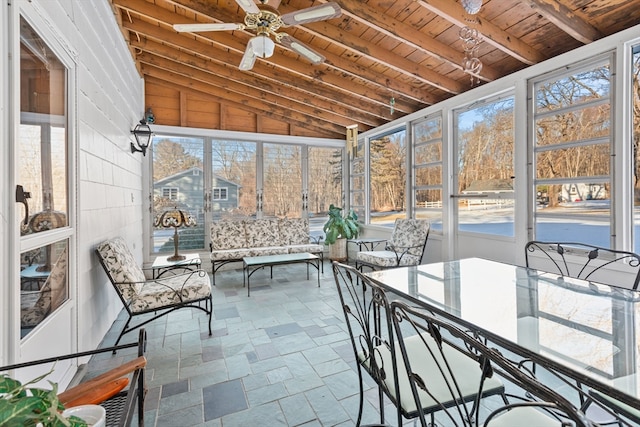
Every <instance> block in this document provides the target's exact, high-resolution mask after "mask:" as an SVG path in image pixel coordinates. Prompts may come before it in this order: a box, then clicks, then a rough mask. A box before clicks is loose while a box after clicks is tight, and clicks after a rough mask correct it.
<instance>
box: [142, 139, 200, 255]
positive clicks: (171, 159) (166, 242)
mask: <svg viewBox="0 0 640 427" xmlns="http://www.w3.org/2000/svg"><path fill="white" fill-rule="evenodd" d="M152 147H153V148H152V153H153V165H152V168H153V218H157V217H158V215H160V214H161V213H162V212H163V211H165V210H167V209H173V208H174V207H178V208H179V209H181V210H183V211H186V212H188V213H189V214H191V215H192V216H193V217H194V218H195V219H196V226H195V227H188V228H187V227H181V228H179V229H178V233H179V239H178V249H179V250H182V251H187V250H194V249H202V248H204V246H205V228H206V224H205V219H204V212H205V200H204V176H203V174H202V173H201V172H202V170H203V167H204V165H203V157H204V139H202V138H195V137H193V138H192V137H179V136H169V135H156V136H155V137H154V138H153V144H152ZM152 223H153V221H152ZM153 248H154V252H173V251H174V244H173V229H167V228H163V227H160V226H158V227H155V228H154V229H153Z"/></svg>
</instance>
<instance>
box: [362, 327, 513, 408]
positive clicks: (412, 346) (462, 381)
mask: <svg viewBox="0 0 640 427" xmlns="http://www.w3.org/2000/svg"><path fill="white" fill-rule="evenodd" d="M424 337H425V338H424V339H425V340H426V341H427V342H428V343H430V344H429V345H430V346H434V347H433V348H434V353H435V354H436V356H437V357H438V359H437V360H439V362H440V363H441V366H444V365H443V363H444V362H443V360H442V358H440V356H439V354H438V350H437V349H435V346H436V343H435V341H434V340H433V339H432V338H431V336H424ZM395 347H396V360H397V362H398V383H399V386H400V404H401V406H402V408H404V410H405V411H407V412H409V413H411V412H415V411H417V407H416V403H415V400H414V399H413V394H412V393H411V386H410V384H409V378H408V377H407V373H406V368H405V365H404V360H403V359H402V352H401V350H400V347H399V344H396V346H395ZM405 347H406V348H407V353H408V354H409V357H410V361H411V367H412V370H413V372H414V373H417V374H418V375H420V377H421V378H422V379H423V380H424V381H426V382H427V387H428V389H429V392H430V393H431V394H432V395H433V396H435V397H437V398H438V399H440V401H441V402H448V401H450V400H451V392H450V391H449V389H448V388H447V383H446V382H445V380H444V378H443V377H442V375H441V374H440V371H439V368H438V366H437V364H436V362H435V361H434V359H433V357H431V356H430V355H429V354H426V353H427V349H426V347H425V345H424V343H423V342H422V339H421V338H420V336H418V335H414V336H412V337H409V338H406V339H405ZM443 351H444V353H445V355H446V358H447V362H448V363H449V366H451V369H452V371H454V373H456V380H457V382H458V386H459V387H460V392H461V393H462V395H464V396H468V395H475V394H476V392H477V391H478V388H479V384H480V376H481V374H482V371H481V370H480V365H479V364H478V362H476V361H474V360H473V359H471V358H470V357H468V356H466V355H464V354H462V353H460V352H459V351H457V350H455V349H453V348H451V347H450V346H448V345H446V344H444V350H443ZM376 354H378V356H377V357H379V358H380V359H377V360H378V366H379V367H380V366H384V368H385V372H386V374H387V377H386V379H385V384H386V387H387V388H388V389H389V392H390V393H391V395H392V396H394V397H395V383H394V378H393V363H392V360H391V352H390V351H389V349H388V348H387V347H386V346H384V345H381V346H379V347H377V352H376ZM362 358H363V356H362V354H361V355H359V359H360V361H361V362H362V363H363V365H364V366H365V367H366V368H367V369H368V368H369V363H368V361H363V360H362ZM445 369H446V368H445ZM447 378H449V379H451V377H450V375H448V374H447ZM502 389H503V385H502V382H501V381H500V380H499V379H497V378H495V377H492V378H487V379H486V380H485V384H484V388H483V391H484V392H485V393H487V392H500V391H501V390H502ZM418 394H419V396H420V401H421V403H422V405H423V407H424V408H431V407H435V406H436V405H438V404H437V403H436V402H435V401H434V399H433V398H432V397H431V396H429V395H428V394H427V393H425V392H424V391H422V390H419V391H418ZM437 407H438V408H439V406H437Z"/></svg>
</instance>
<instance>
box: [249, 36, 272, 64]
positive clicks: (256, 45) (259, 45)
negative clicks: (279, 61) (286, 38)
mask: <svg viewBox="0 0 640 427" xmlns="http://www.w3.org/2000/svg"><path fill="white" fill-rule="evenodd" d="M249 46H250V48H251V49H252V50H253V53H254V54H255V55H256V56H259V57H260V58H270V57H271V56H272V55H273V51H274V50H275V47H276V44H275V43H274V42H273V40H271V37H269V36H267V35H262V34H260V35H257V36H255V37H252V38H251V39H250V40H249Z"/></svg>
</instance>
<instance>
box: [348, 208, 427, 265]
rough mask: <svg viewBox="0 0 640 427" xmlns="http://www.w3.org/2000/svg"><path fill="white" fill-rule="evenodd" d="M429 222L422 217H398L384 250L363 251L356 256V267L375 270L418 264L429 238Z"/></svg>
mask: <svg viewBox="0 0 640 427" xmlns="http://www.w3.org/2000/svg"><path fill="white" fill-rule="evenodd" d="M429 229H430V226H429V222H428V221H427V220H422V219H396V222H395V225H394V227H393V232H392V233H391V238H390V239H389V240H388V241H387V243H386V245H385V249H384V250H383V251H362V252H358V255H357V257H356V268H357V269H358V270H361V271H362V268H363V267H364V266H367V267H370V268H372V269H374V270H376V269H382V268H392V267H401V266H407V265H418V264H420V261H421V260H422V255H423V253H424V249H425V247H426V246H427V239H428V238H429Z"/></svg>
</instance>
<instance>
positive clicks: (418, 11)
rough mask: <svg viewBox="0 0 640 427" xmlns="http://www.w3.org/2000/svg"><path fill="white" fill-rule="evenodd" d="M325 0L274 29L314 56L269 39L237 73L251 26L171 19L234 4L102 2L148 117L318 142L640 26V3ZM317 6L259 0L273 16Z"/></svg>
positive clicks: (207, 16) (204, 0)
mask: <svg viewBox="0 0 640 427" xmlns="http://www.w3.org/2000/svg"><path fill="white" fill-rule="evenodd" d="M335 1H336V3H338V4H339V5H340V7H341V8H342V16H340V17H338V18H334V19H331V20H328V21H321V22H314V23H307V24H304V25H298V26H294V27H283V28H282V29H281V30H280V31H283V32H286V33H288V34H289V35H291V36H293V37H295V38H296V39H298V40H300V41H301V42H303V43H304V44H306V45H308V46H309V47H311V48H312V49H313V50H315V51H317V52H318V53H321V54H322V55H323V56H325V57H326V61H325V62H324V63H322V64H320V65H312V64H311V63H309V61H308V60H306V59H305V58H302V57H300V56H299V55H297V54H296V53H294V52H293V51H291V50H289V49H287V48H285V47H284V46H282V45H280V44H276V50H275V53H274V54H273V56H272V57H270V58H267V59H260V58H259V59H258V60H257V61H256V64H255V66H254V67H253V69H251V70H250V71H240V70H239V69H238V64H239V63H240V60H241V58H242V55H243V53H244V51H245V47H246V45H247V42H248V40H249V39H250V38H251V37H253V36H255V33H253V32H251V31H249V30H233V31H218V32H200V33H178V32H176V31H175V30H174V29H173V27H172V25H173V24H188V23H210V22H227V23H242V22H244V15H245V13H244V11H243V10H242V8H240V7H239V6H238V4H237V3H236V2H235V1H234V0H111V2H112V5H113V8H114V12H115V13H116V18H117V20H118V22H119V24H120V26H121V29H122V33H123V35H124V37H125V39H126V41H127V43H128V44H129V46H130V49H131V54H132V55H133V57H134V59H135V61H136V63H137V65H138V68H139V70H140V73H141V75H142V76H143V77H144V79H145V84H146V98H147V99H146V102H147V104H146V105H147V106H148V107H152V109H153V112H154V113H155V115H156V123H159V124H171V125H180V126H195V127H208V128H219V129H233V130H245V131H256V132H265V131H267V132H269V133H281V134H283V133H284V134H291V135H304V136H316V137H323V138H344V136H345V133H346V131H345V127H346V126H349V125H353V124H357V125H358V129H359V131H365V130H367V129H370V128H373V127H376V126H379V125H382V124H384V123H386V122H388V121H390V120H395V119H397V118H399V117H402V116H403V115H406V114H409V113H411V112H414V111H417V110H420V109H422V108H424V107H426V106H428V105H432V104H434V103H437V102H439V101H442V100H444V99H446V98H448V97H451V96H453V95H456V94H459V93H462V92H464V91H467V90H469V89H471V88H472V87H474V85H477V84H484V83H486V82H489V81H493V80H496V79H498V78H500V77H502V76H505V75H508V74H510V73H513V72H515V71H517V70H520V69H522V68H524V67H527V66H530V65H532V64H536V63H539V62H541V61H544V60H546V59H548V58H552V57H554V56H556V55H559V54H562V53H564V52H567V51H570V50H572V49H575V48H577V47H579V46H582V45H584V44H588V43H591V42H593V41H595V40H597V39H600V38H602V37H605V36H607V35H610V34H613V33H616V32H619V31H621V30H623V29H626V28H629V27H631V26H634V25H636V24H638V23H640V0H606V1H605V0H484V2H483V6H482V9H481V10H480V12H479V13H478V14H477V15H475V18H476V20H475V21H470V20H469V18H470V15H468V14H466V13H465V11H464V9H463V7H462V5H461V4H460V1H459V0H456V1H454V0H369V1H367V0H335ZM256 2H257V3H259V1H256ZM322 3H326V0H315V1H314V0H281V1H278V0H269V5H270V6H273V7H277V9H278V11H279V12H280V13H281V14H285V13H289V12H293V11H296V10H300V9H304V8H307V7H311V6H314V5H318V4H322ZM465 25H469V26H473V27H475V28H477V29H478V30H479V31H480V33H481V34H482V38H483V42H482V43H481V45H480V47H479V58H480V59H481V61H482V63H483V67H482V70H481V71H480V73H479V74H478V75H477V77H478V79H479V83H476V82H474V83H473V84H472V83H471V78H470V77H471V76H470V75H469V74H467V73H464V72H463V71H462V66H461V64H462V62H463V59H464V51H463V47H462V42H461V41H460V37H459V30H460V28H461V27H463V26H465ZM190 117H191V118H190ZM198 117H200V118H198Z"/></svg>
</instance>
